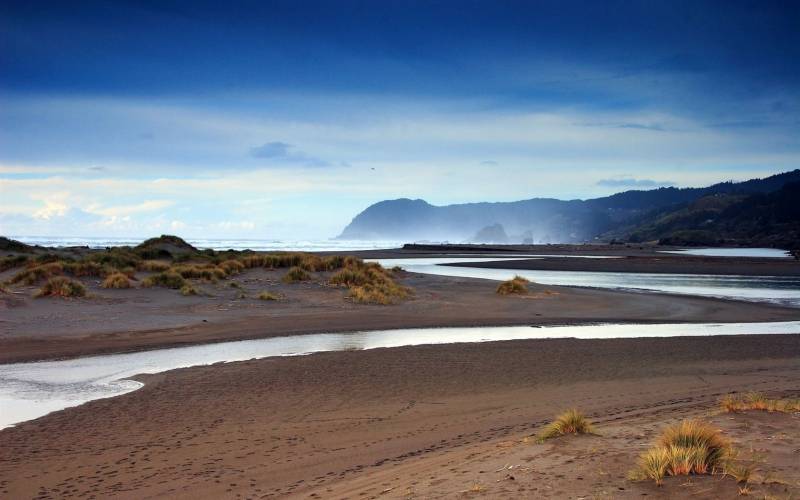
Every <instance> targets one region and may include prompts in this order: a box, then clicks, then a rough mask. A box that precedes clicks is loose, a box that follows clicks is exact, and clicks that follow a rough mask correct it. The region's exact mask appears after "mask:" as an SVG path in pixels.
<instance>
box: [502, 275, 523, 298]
mask: <svg viewBox="0 0 800 500" xmlns="http://www.w3.org/2000/svg"><path fill="white" fill-rule="evenodd" d="M528 283H530V282H529V281H528V280H526V279H525V278H523V277H522V276H514V277H513V278H511V279H510V280H507V281H504V282H502V283H500V284H499V285H497V290H496V291H497V294H498V295H525V294H527V293H528Z"/></svg>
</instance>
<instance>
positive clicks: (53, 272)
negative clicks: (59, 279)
mask: <svg viewBox="0 0 800 500" xmlns="http://www.w3.org/2000/svg"><path fill="white" fill-rule="evenodd" d="M63 273H64V266H63V265H62V264H61V263H60V262H48V263H46V264H39V265H35V266H33V267H29V268H27V269H24V270H22V271H20V272H18V273H17V274H15V275H14V276H12V277H11V279H10V280H8V283H9V284H12V285H15V284H18V283H21V284H23V285H35V284H36V283H38V282H40V281H42V280H45V279H49V278H52V277H53V276H59V275H61V274H63Z"/></svg>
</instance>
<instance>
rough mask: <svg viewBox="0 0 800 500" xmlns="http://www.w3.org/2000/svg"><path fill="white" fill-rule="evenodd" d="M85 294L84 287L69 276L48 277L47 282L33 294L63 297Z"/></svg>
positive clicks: (83, 295)
mask: <svg viewBox="0 0 800 500" xmlns="http://www.w3.org/2000/svg"><path fill="white" fill-rule="evenodd" d="M85 296H86V287H85V286H83V283H81V282H80V281H78V280H74V279H71V278H67V277H65V276H56V277H54V278H50V279H49V280H47V282H46V283H45V284H44V285H43V286H42V288H40V289H39V291H38V292H36V294H35V295H34V297H37V298H39V297H63V298H72V297H85Z"/></svg>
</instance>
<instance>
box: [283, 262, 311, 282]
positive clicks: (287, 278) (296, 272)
mask: <svg viewBox="0 0 800 500" xmlns="http://www.w3.org/2000/svg"><path fill="white" fill-rule="evenodd" d="M310 279H311V275H310V274H308V273H307V272H306V271H305V269H303V268H301V267H297V266H295V267H292V268H291V269H289V271H287V272H286V274H285V275H284V276H283V278H281V281H283V282H284V283H297V282H298V281H307V280H310Z"/></svg>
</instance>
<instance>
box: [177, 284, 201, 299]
mask: <svg viewBox="0 0 800 500" xmlns="http://www.w3.org/2000/svg"><path fill="white" fill-rule="evenodd" d="M197 294H198V292H197V288H195V287H194V286H193V285H192V284H191V283H186V284H185V285H183V286H182V287H181V295H183V296H184V297H188V296H190V295H197Z"/></svg>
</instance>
